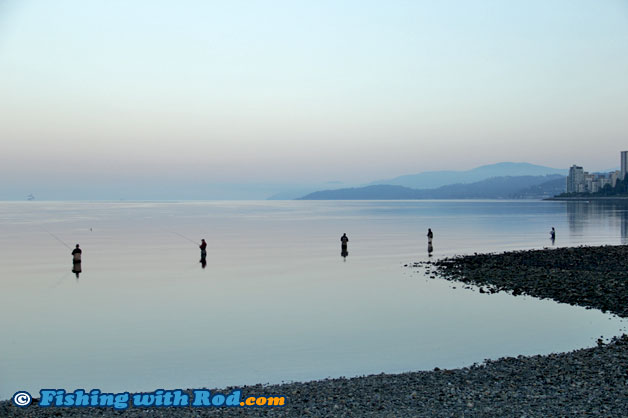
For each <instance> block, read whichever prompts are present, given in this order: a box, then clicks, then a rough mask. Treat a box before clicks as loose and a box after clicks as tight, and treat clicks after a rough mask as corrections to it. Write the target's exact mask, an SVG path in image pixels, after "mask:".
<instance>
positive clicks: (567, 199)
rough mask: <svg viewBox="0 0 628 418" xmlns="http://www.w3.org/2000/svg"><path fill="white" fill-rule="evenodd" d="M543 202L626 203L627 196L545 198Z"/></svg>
mask: <svg viewBox="0 0 628 418" xmlns="http://www.w3.org/2000/svg"><path fill="white" fill-rule="evenodd" d="M543 200H553V201H559V202H588V201H591V200H611V201H628V196H590V197H585V196H578V197H547V198H545V199H543Z"/></svg>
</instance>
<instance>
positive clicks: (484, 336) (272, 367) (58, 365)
mask: <svg viewBox="0 0 628 418" xmlns="http://www.w3.org/2000/svg"><path fill="white" fill-rule="evenodd" d="M552 226H554V227H555V228H556V230H557V239H556V243H555V245H556V246H571V245H581V244H585V245H594V244H620V243H626V241H627V239H628V238H627V236H628V208H626V207H625V206H616V205H608V204H606V205H605V204H594V203H590V204H587V203H563V202H536V201H418V202H417V201H412V202H410V201H384V202H381V201H377V202H305V201H299V202H266V201H264V202H184V203H75V202H74V203H65V202H19V203H17V202H15V203H12V202H5V203H0V232H1V234H0V261H1V263H0V329H2V339H1V340H0V342H1V344H0V399H6V398H9V397H10V396H11V395H12V394H13V393H14V392H15V391H17V390H28V391H30V392H31V393H32V392H38V391H39V390H40V389H41V388H65V389H67V390H74V389H76V388H85V389H91V388H99V389H102V390H105V391H127V390H128V391H140V390H147V391H148V390H154V389H156V388H180V387H184V388H188V387H192V388H196V387H213V386H225V385H242V384H249V383H259V382H262V383H265V382H271V383H274V382H281V381H293V380H311V379H319V378H325V377H338V376H356V375H364V374H371V373H379V372H402V371H408V370H425V369H431V368H433V367H437V366H438V367H441V368H451V367H459V366H465V365H470V364H472V363H474V362H481V361H483V360H484V359H486V358H497V357H501V356H515V355H519V354H542V353H550V352H559V351H567V350H572V349H575V348H581V347H588V346H593V345H595V340H596V339H597V338H598V337H600V336H601V335H603V336H604V337H606V338H608V337H612V336H613V335H617V334H620V333H621V332H623V331H624V330H625V329H626V324H625V322H624V321H622V320H620V319H618V318H614V317H611V316H609V315H605V314H602V313H601V312H598V311H595V310H585V309H582V308H577V307H571V306H567V305H562V304H558V303H555V302H552V301H547V300H543V301H542V300H536V299H533V298H529V297H516V298H515V297H512V296H509V295H506V294H498V295H486V294H480V293H479V292H476V291H471V290H465V289H462V288H461V287H460V286H459V285H457V284H455V283H449V282H445V281H443V280H430V279H428V278H426V277H425V276H424V275H423V274H422V272H420V271H418V270H417V269H410V268H404V267H403V265H404V264H406V263H410V262H413V261H419V260H426V259H427V242H426V237H425V234H426V233H427V228H428V227H430V228H432V230H433V231H434V234H435V237H434V258H440V257H444V256H449V255H453V254H466V253H473V252H476V251H477V252H486V251H502V250H508V249H525V248H542V247H544V246H551V242H550V241H549V230H550V228H551V227H552ZM90 228H91V230H90ZM343 232H346V233H347V235H348V236H349V239H350V242H349V256H348V257H347V258H346V259H343V258H342V257H341V256H340V236H341V235H342V233H343ZM201 238H205V239H206V240H207V242H208V257H207V266H206V268H205V269H203V268H201V265H200V263H199V250H198V243H200V239H201ZM76 243H80V244H81V247H82V248H83V251H84V252H83V263H82V273H81V274H80V277H79V278H78V279H77V278H76V277H75V274H74V273H72V272H71V269H72V263H71V256H70V249H69V248H67V247H66V245H67V246H69V247H73V246H74V244H76Z"/></svg>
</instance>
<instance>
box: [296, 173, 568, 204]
mask: <svg viewBox="0 0 628 418" xmlns="http://www.w3.org/2000/svg"><path fill="white" fill-rule="evenodd" d="M551 182H556V184H558V183H560V182H562V183H563V184H564V183H565V177H564V176H561V175H558V174H553V175H547V176H502V177H493V178H490V179H486V180H482V181H478V182H475V183H470V184H450V185H447V186H442V187H439V188H436V189H412V188H409V187H404V186H398V185H390V184H381V185H372V186H366V187H358V188H350V189H337V190H323V191H319V192H314V193H310V194H308V195H306V196H303V197H301V198H300V199H299V200H396V199H508V198H514V197H516V196H521V195H525V197H527V198H532V197H542V196H543V194H542V192H539V193H540V194H539V195H538V196H533V195H532V192H531V191H530V190H531V188H532V187H534V186H539V185H542V184H546V183H551ZM552 184H553V183H552ZM544 187H545V186H544ZM539 190H540V189H539Z"/></svg>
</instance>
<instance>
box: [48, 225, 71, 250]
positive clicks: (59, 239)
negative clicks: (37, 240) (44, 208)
mask: <svg viewBox="0 0 628 418" xmlns="http://www.w3.org/2000/svg"><path fill="white" fill-rule="evenodd" d="M41 229H43V230H44V231H46V232H47V233H49V234H50V236H51V237H53V238H54V239H56V240H57V241H59V242H60V243H61V244H63V245H65V246H66V247H67V248H68V250H71V249H72V248H70V246H69V245H68V244H66V243H65V242H63V240H62V239H61V238H59V237H58V236H56V235H55V234H53V233H52V232H50V231H48V230H47V229H46V228H44V227H43V226H42V227H41Z"/></svg>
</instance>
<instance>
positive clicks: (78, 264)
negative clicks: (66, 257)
mask: <svg viewBox="0 0 628 418" xmlns="http://www.w3.org/2000/svg"><path fill="white" fill-rule="evenodd" d="M82 271H83V269H82V268H81V262H80V261H79V262H76V261H75V262H74V264H72V273H74V274H76V278H77V279H78V278H79V274H81V272H82Z"/></svg>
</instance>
